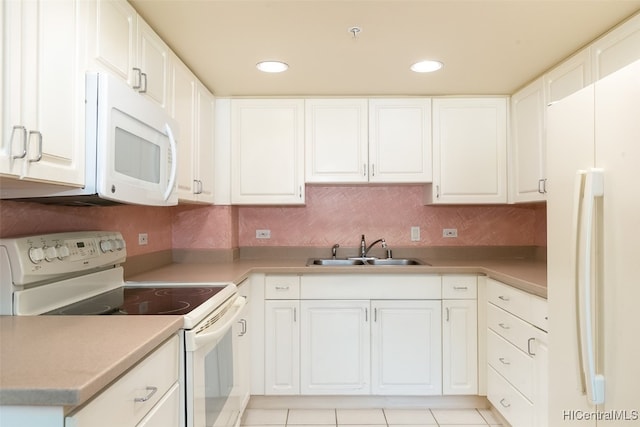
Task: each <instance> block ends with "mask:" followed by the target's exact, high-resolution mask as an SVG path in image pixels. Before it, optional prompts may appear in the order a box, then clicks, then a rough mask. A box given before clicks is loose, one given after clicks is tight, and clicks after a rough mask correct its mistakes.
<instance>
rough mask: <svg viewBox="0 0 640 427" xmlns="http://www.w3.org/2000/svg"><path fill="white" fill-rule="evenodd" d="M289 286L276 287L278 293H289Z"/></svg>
mask: <svg viewBox="0 0 640 427" xmlns="http://www.w3.org/2000/svg"><path fill="white" fill-rule="evenodd" d="M288 290H289V286H276V291H288Z"/></svg>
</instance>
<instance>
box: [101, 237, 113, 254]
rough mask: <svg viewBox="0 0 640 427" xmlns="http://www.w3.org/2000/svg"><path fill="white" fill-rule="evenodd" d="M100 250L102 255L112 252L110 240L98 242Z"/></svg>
mask: <svg viewBox="0 0 640 427" xmlns="http://www.w3.org/2000/svg"><path fill="white" fill-rule="evenodd" d="M100 250H101V251H102V252H103V253H106V252H113V245H112V244H111V240H100Z"/></svg>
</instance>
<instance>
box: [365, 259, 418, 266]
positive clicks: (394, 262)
mask: <svg viewBox="0 0 640 427" xmlns="http://www.w3.org/2000/svg"><path fill="white" fill-rule="evenodd" d="M367 264H371V265H425V263H423V262H422V261H420V260H417V259H413V258H378V259H371V260H368V261H367Z"/></svg>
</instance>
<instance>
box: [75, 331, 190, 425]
mask: <svg viewBox="0 0 640 427" xmlns="http://www.w3.org/2000/svg"><path fill="white" fill-rule="evenodd" d="M178 357H179V346H178V337H177V336H174V337H173V338H170V339H169V340H168V341H167V342H165V343H164V344H163V345H162V346H161V347H159V348H158V349H157V350H155V351H154V352H153V353H151V354H150V355H149V356H147V357H146V358H145V359H144V360H142V361H141V362H140V363H139V364H138V365H136V366H135V367H133V368H132V369H131V370H130V371H129V372H127V373H126V374H125V375H123V376H122V377H121V378H120V379H118V380H117V381H116V382H115V383H113V384H111V385H110V386H109V387H108V388H107V389H106V390H104V391H102V392H101V393H100V394H98V395H97V396H96V397H95V398H93V399H92V400H91V401H90V402H89V403H87V404H86V405H85V406H83V407H82V408H80V409H79V410H77V411H76V412H73V413H72V414H70V415H69V416H67V417H66V418H65V423H64V425H65V427H101V426H105V427H107V426H122V427H127V426H129V427H134V426H145V427H165V426H166V427H169V426H172V427H175V426H178V425H179V415H180V412H179V410H178V408H179V405H180V404H179V396H180V393H179V392H178V390H179V387H178Z"/></svg>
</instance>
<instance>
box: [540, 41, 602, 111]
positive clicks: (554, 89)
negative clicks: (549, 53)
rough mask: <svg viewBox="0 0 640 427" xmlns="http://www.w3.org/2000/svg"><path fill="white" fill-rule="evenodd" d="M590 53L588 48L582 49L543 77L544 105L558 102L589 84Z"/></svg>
mask: <svg viewBox="0 0 640 427" xmlns="http://www.w3.org/2000/svg"><path fill="white" fill-rule="evenodd" d="M590 52H591V51H590V50H589V49H588V48H587V49H583V50H582V51H580V52H578V53H577V54H575V55H573V56H572V57H571V58H569V59H567V60H566V61H564V62H563V63H562V64H560V65H558V66H557V67H555V68H554V69H552V70H551V71H549V72H548V73H546V74H545V75H544V76H543V81H544V90H545V93H544V96H545V102H546V104H550V103H552V102H556V101H559V100H561V99H562V98H564V97H566V96H569V95H571V94H572V93H574V92H577V91H579V90H580V89H582V88H583V87H586V86H588V85H589V84H591V82H592V80H591V79H592V77H591V53H590ZM546 104H545V110H546Z"/></svg>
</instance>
